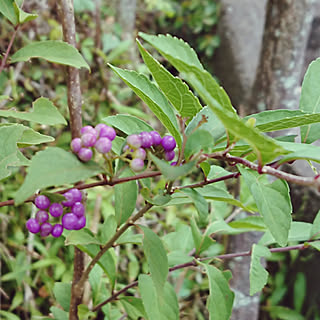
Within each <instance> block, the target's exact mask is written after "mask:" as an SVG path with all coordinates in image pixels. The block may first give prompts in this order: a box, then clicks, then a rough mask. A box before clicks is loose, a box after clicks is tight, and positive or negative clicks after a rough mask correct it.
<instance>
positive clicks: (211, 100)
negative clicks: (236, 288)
mask: <svg viewBox="0 0 320 320" xmlns="http://www.w3.org/2000/svg"><path fill="white" fill-rule="evenodd" d="M149 3H150V4H151V2H149ZM186 3H187V2H183V4H182V5H186ZM195 3H198V2H197V1H193V2H192V4H193V5H192V6H191V9H192V10H198V9H199V10H200V9H203V8H204V7H206V8H207V7H208V8H209V9H210V8H211V7H210V6H209V5H208V2H203V7H201V6H200V7H199V8H197V6H195ZM78 5H79V8H81V3H78ZM0 8H1V10H0V12H1V13H2V15H3V16H4V17H5V18H6V19H7V22H6V23H7V24H8V25H7V27H8V29H9V30H11V34H12V40H14V38H15V36H16V35H17V34H16V31H17V30H18V29H19V28H20V27H22V26H23V27H26V28H27V27H28V24H29V23H31V21H32V20H33V19H36V18H37V16H36V15H35V14H28V13H26V12H24V11H23V10H22V9H21V7H19V3H18V1H8V0H2V1H0ZM209 9H208V10H209ZM79 10H80V9H79ZM210 10H211V9H210ZM212 10H213V9H212ZM215 10H216V9H215ZM80 11H81V10H80ZM84 18H85V17H84ZM3 19H4V18H3ZM4 21H5V20H4ZM1 22H2V20H1ZM3 23H5V22H3ZM190 23H191V22H190ZM192 23H196V22H195V21H194V22H192ZM202 23H203V24H202V25H201V24H200V26H198V27H197V28H198V29H197V30H198V31H199V32H200V31H202V30H203V29H204V28H205V27H204V24H207V25H208V26H212V25H213V24H214V23H215V21H209V22H208V21H204V22H202ZM10 25H12V28H11V29H10ZM46 37H47V36H46ZM142 41H144V42H142ZM80 42H82V46H81V50H80V51H79V50H77V49H75V48H73V47H71V46H70V45H69V44H67V43H65V42H62V41H57V40H53V39H47V38H45V39H41V40H34V41H33V42H32V43H27V44H26V45H23V46H22V47H21V48H16V50H15V53H14V54H13V55H12V56H11V57H10V58H9V57H8V55H7V54H9V51H10V46H9V47H8V48H7V49H6V50H7V51H6V52H5V55H4V56H3V57H2V63H1V67H0V71H2V73H1V75H0V77H1V82H0V88H1V90H3V91H5V90H4V87H5V86H6V84H7V83H8V82H9V81H10V77H12V71H11V70H13V69H11V68H13V65H15V63H17V62H18V61H24V62H25V66H26V68H29V69H28V70H29V71H30V70H31V72H30V74H29V75H26V74H24V81H26V82H27V83H29V84H30V82H31V83H32V84H33V85H35V84H36V83H37V81H40V80H39V79H41V77H42V76H41V75H39V72H40V73H41V72H42V70H45V77H46V79H49V80H50V81H51V85H52V88H54V89H53V91H54V92H53V93H52V96H51V98H50V99H49V98H44V97H39V96H41V94H39V93H40V88H39V92H36V91H34V90H29V94H28V95H27V97H26V98H25V100H24V99H23V98H22V97H21V93H23V92H25V93H26V92H27V91H28V84H25V86H24V87H23V88H19V86H17V82H15V81H16V80H15V81H12V83H13V84H14V85H13V87H12V94H11V96H10V97H8V95H7V94H3V95H2V96H1V100H2V101H4V102H6V106H5V109H2V110H0V117H1V124H0V146H1V148H0V150H1V151H0V179H1V181H2V182H3V184H4V186H5V188H3V189H2V190H3V193H2V195H1V202H0V205H1V208H2V209H3V213H1V217H2V218H3V222H2V224H3V226H4V228H3V229H4V230H5V231H4V232H3V233H4V236H3V238H4V240H5V244H4V245H3V246H1V256H2V260H3V265H4V267H3V270H2V271H3V275H2V276H1V281H2V283H3V284H4V290H5V292H6V295H7V297H6V298H7V300H8V302H9V303H8V304H7V305H6V308H5V310H3V311H1V313H0V314H1V316H3V317H4V318H5V319H16V315H19V316H20V318H21V317H26V318H32V319H36V318H39V317H41V318H43V317H45V318H46V319H52V317H54V318H55V319H68V317H70V318H71V319H72V317H74V316H75V317H77V315H75V314H74V311H73V310H76V311H75V313H78V316H79V318H80V319H98V318H99V317H100V315H101V314H103V317H104V319H118V318H120V317H123V316H126V317H128V318H129V319H138V318H139V317H142V318H144V319H151V320H153V319H179V318H182V317H184V316H188V312H190V313H191V312H192V313H193V314H195V316H196V317H198V318H199V319H202V318H203V319H204V318H209V319H219V320H220V319H221V320H223V319H229V318H230V315H231V313H232V307H233V304H234V293H233V292H232V289H231V288H230V285H229V281H230V279H231V276H232V275H231V274H230V272H228V271H223V269H225V266H224V265H223V261H224V259H227V258H233V257H237V256H245V255H250V256H251V267H250V294H255V293H256V292H259V291H261V290H262V289H263V288H264V286H265V285H266V284H267V283H268V281H269V286H270V287H272V288H273V289H274V290H275V294H274V295H273V296H272V297H269V299H270V300H273V302H274V301H275V300H276V299H277V297H276V293H278V292H279V290H280V289H279V288H280V287H281V285H282V284H283V283H284V281H283V279H280V280H279V279H277V278H276V279H275V282H276V283H271V284H270V282H272V280H270V278H269V280H268V272H267V271H266V270H265V269H264V267H263V266H262V265H261V263H260V259H261V258H262V257H265V258H267V259H275V257H276V256H277V254H278V255H279V254H282V253H283V252H286V251H292V252H293V250H304V249H308V252H312V251H311V250H314V251H316V250H320V245H319V241H318V239H319V238H320V232H319V219H320V218H319V216H320V214H318V216H317V217H316V218H315V220H314V221H313V222H312V223H306V222H300V221H295V220H294V219H293V218H292V205H291V199H290V192H289V186H288V182H290V183H296V184H300V185H302V186H313V187H315V188H318V189H319V187H320V182H319V179H318V177H319V176H318V175H315V176H313V177H300V176H295V175H292V174H288V173H286V172H284V171H282V170H281V169H279V166H280V164H281V163H285V162H289V161H290V162H292V161H296V160H298V159H302V160H313V161H318V162H319V161H320V158H319V152H318V149H317V148H314V147H313V146H311V145H310V143H311V142H313V141H315V140H317V139H319V138H320V132H319V131H318V130H316V128H317V126H318V124H319V119H320V115H319V113H317V112H316V111H317V106H316V104H315V99H313V97H318V96H319V88H318V83H317V82H315V81H311V79H313V77H314V74H315V73H316V72H317V69H318V60H316V61H315V62H313V63H312V64H311V65H310V66H309V69H308V71H307V74H306V77H305V81H304V84H303V87H302V93H301V104H300V111H297V112H287V111H285V110H276V111H266V112H262V113H260V114H258V115H250V116H249V118H241V117H240V116H239V115H238V114H237V112H236V110H235V109H234V108H233V106H232V105H231V102H230V99H229V97H228V95H227V94H226V92H225V91H224V90H223V88H221V87H220V86H219V85H218V84H217V82H216V80H215V79H214V78H213V77H212V76H211V75H210V73H209V72H208V71H207V70H205V68H204V67H203V65H202V63H201V62H200V61H199V59H198V57H197V54H196V53H195V51H194V50H193V49H192V48H191V47H190V46H189V45H188V43H186V42H184V41H183V40H182V39H178V38H176V37H173V36H171V35H166V36H164V35H159V36H151V35H148V34H144V33H141V34H140V41H138V47H139V50H140V53H141V55H142V58H143V60H144V63H145V66H144V67H145V69H146V68H147V69H148V70H149V71H148V72H149V74H151V75H152V80H151V79H150V77H147V76H146V75H145V74H143V73H141V72H138V71H132V70H125V69H123V68H119V67H118V66H117V65H119V60H117V59H118V58H119V57H121V53H119V52H123V51H122V50H123V47H121V46H122V45H121V44H120V43H119V44H116V45H115V46H114V47H113V48H112V49H111V47H112V45H111V47H109V48H108V49H106V48H103V47H102V48H96V49H92V52H89V51H86V50H84V49H85V48H87V47H86V44H85V43H86V42H85V39H80ZM147 43H148V44H149V46H151V47H153V48H154V49H156V50H157V51H158V53H159V54H160V55H161V56H162V57H163V58H165V59H166V60H167V61H168V63H170V64H171V65H172V66H173V67H174V68H176V70H177V71H178V72H179V73H180V74H179V76H177V77H175V76H173V75H172V74H171V73H170V72H169V71H168V70H167V68H165V67H164V66H163V65H161V63H160V62H159V61H157V60H156V59H155V58H154V57H153V55H151V53H149V52H148V51H147V50H146V48H145V47H147V45H146V44H147ZM109 45H110V44H109ZM63 50H65V51H63ZM117 50H118V52H117ZM62 51H63V52H64V54H61V52H62ZM83 56H85V57H86V58H87V61H88V62H89V63H88V62H86V60H85V59H84V58H83ZM33 57H37V58H39V59H41V61H42V59H44V60H46V61H47V62H44V63H43V64H42V62H41V64H40V65H36V67H35V66H34V65H33V63H31V62H28V61H29V59H30V58H33ZM8 58H9V60H8ZM101 59H102V60H103V61H107V62H108V63H109V67H110V68H109V69H107V66H106V65H104V64H103V63H101ZM99 61H100V63H99ZM48 62H50V63H54V64H48ZM120 62H122V61H121V60H120ZM6 64H8V67H7V66H6ZM57 64H58V65H57ZM60 64H61V65H63V66H73V67H75V68H79V69H80V68H82V69H83V70H82V72H86V73H85V74H84V75H85V77H86V80H87V88H86V89H85V91H86V94H85V101H86V102H85V105H86V104H88V108H86V109H85V113H84V119H85V122H86V123H90V124H92V125H96V124H97V123H98V122H99V121H100V120H102V121H103V122H104V123H106V124H108V125H112V126H113V127H114V128H116V129H117V137H116V138H115V139H114V141H113V144H112V150H108V152H106V153H103V152H102V153H99V152H95V155H94V158H93V160H90V161H88V162H85V163H84V162H83V161H82V162H81V161H80V160H79V159H78V158H77V157H76V155H75V154H72V153H71V152H69V150H68V148H69V147H68V145H69V143H70V140H71V138H70V132H69V128H66V127H65V125H66V124H67V121H69V122H71V123H72V121H70V120H74V119H70V118H69V116H68V113H67V108H66V103H67V102H66V98H65V90H66V88H65V84H64V82H63V79H64V76H63V75H61V74H62V68H61V66H60ZM89 65H90V66H89ZM89 68H90V69H91V70H92V71H94V70H95V68H97V69H98V71H99V72H100V74H99V72H97V73H93V74H89V73H88V71H87V70H86V69H89ZM107 70H109V71H107ZM104 72H113V73H114V74H115V75H117V76H119V78H121V79H122V80H123V81H124V82H125V83H126V84H127V85H128V86H129V87H130V88H131V89H132V90H133V92H134V93H136V95H137V96H138V97H139V98H140V99H141V100H142V101H143V104H142V107H143V106H144V108H145V109H141V108H142V107H141V105H140V103H137V101H138V100H136V98H135V97H133V96H132V93H129V92H128V91H126V89H123V87H121V84H120V82H119V80H118V79H117V78H116V77H111V76H110V77H111V80H108V81H107V82H106V78H105V77H104ZM97 74H98V75H97ZM97 79H99V80H101V81H102V82H103V83H107V85H108V86H107V89H106V90H107V93H105V95H103V94H102V93H101V95H103V96H102V97H101V96H100V95H99V94H98V93H97V91H98V87H95V86H94V85H93V84H95V81H97ZM55 81H56V83H55ZM90 82H91V84H90V85H89V84H88V83H90ZM54 84H56V85H55V86H54ZM99 85H101V84H99ZM14 87H15V88H14ZM118 88H122V89H121V90H119V91H120V92H119V91H118ZM47 89H48V88H47ZM47 89H46V90H47ZM15 90H16V91H15ZM112 90H113V91H112ZM101 91H102V90H101ZM113 92H114V93H115V92H117V93H118V96H117V97H115V96H114V93H113ZM4 93H5V92H4ZM91 95H92V96H91ZM106 95H108V96H109V97H110V96H111V97H112V99H113V101H114V103H113V107H114V110H117V108H119V107H120V109H121V110H124V112H125V113H129V114H117V115H110V110H108V111H107V107H110V105H111V104H109V105H106V104H105V103H104V101H103V100H104V97H105V96H106ZM197 95H199V97H200V99H201V100H200V99H199V98H198V96H197ZM307 97H309V98H310V99H308V98H307ZM118 98H119V99H120V100H121V102H119V100H118ZM127 99H130V101H131V102H132V104H133V105H134V106H133V107H130V108H129V107H124V106H123V105H122V101H125V100H127ZM31 104H32V105H33V110H32V111H30V108H26V105H27V106H28V107H29V106H30V105H31ZM136 105H138V106H139V107H137V108H135V107H136ZM13 106H14V107H15V109H14V110H13V109H10V107H13ZM56 106H57V107H56ZM145 106H147V108H148V109H147V108H146V107H145ZM139 108H140V109H139ZM26 110H27V111H26ZM95 115H97V117H95ZM95 118H98V120H96V119H95ZM9 121H11V122H9ZM71 126H72V125H71ZM154 126H157V128H160V129H158V130H159V131H161V133H163V135H164V134H165V133H166V131H168V132H169V133H170V134H171V135H172V136H173V137H174V139H175V141H176V142H177V147H176V149H175V150H176V157H175V159H174V160H175V161H174V162H173V163H170V164H169V163H168V161H166V160H164V159H163V157H164V154H165V151H167V150H166V149H165V148H164V146H163V148H162V149H161V146H157V145H152V147H151V146H149V147H145V149H147V155H146V159H145V162H144V163H143V165H144V169H141V171H140V172H133V171H135V170H133V169H134V168H132V167H131V169H132V170H131V169H129V166H130V164H131V163H132V161H133V159H134V156H133V154H134V152H133V151H135V150H133V151H132V150H131V149H134V148H135V147H134V146H133V145H132V144H131V145H130V144H129V142H128V140H126V139H127V138H128V136H130V135H131V136H132V135H135V134H139V133H141V132H150V131H153V127H154ZM291 127H300V128H301V132H302V135H303V136H304V137H305V139H304V140H303V142H302V143H295V142H288V141H283V139H282V140H279V139H273V138H270V137H268V136H266V135H265V132H271V131H276V130H280V129H281V130H282V129H286V128H291ZM306 128H307V130H305V129H306ZM92 130H94V129H92ZM309 133H310V134H309ZM139 137H140V138H141V134H140V136H139ZM73 138H74V137H73ZM171 138H172V137H171ZM54 140H55V141H54ZM53 141H54V142H53ZM161 141H163V140H161ZM45 143H50V145H49V146H43V145H42V144H45ZM82 143H83V141H82ZM126 143H128V149H129V150H128V151H126V149H125V146H126ZM163 149H164V150H163ZM170 151H172V150H170ZM169 162H171V160H170V161H169ZM139 170H140V169H139ZM137 171H138V170H137ZM240 176H241V179H240ZM270 176H273V177H275V178H277V180H275V181H271V180H270V179H268V177H270ZM236 180H238V181H239V184H240V196H239V197H237V196H235V194H234V193H232V181H236ZM74 184H76V185H77V187H79V188H81V189H82V190H86V192H87V212H88V213H89V214H87V221H88V223H87V227H86V228H84V229H82V230H79V231H75V230H73V231H68V230H64V231H63V235H62V238H58V239H54V238H52V237H48V238H46V239H42V238H40V237H39V236H38V235H33V234H31V233H30V234H28V233H27V232H26V229H25V227H24V223H25V221H26V220H27V219H28V218H29V215H30V211H31V216H34V215H35V207H34V206H33V205H29V204H28V202H30V201H32V200H33V199H34V195H35V194H37V193H38V191H39V189H41V192H42V193H45V194H46V195H48V197H52V198H59V199H60V200H61V195H60V193H63V192H64V191H65V190H69V189H70V188H71V187H72V186H73V185H74ZM1 188H2V187H1ZM13 204H14V205H15V207H13V206H12V205H13ZM241 211H246V212H247V213H248V214H252V215H251V216H250V215H249V216H248V217H246V218H241V217H240V215H238V216H236V215H237V213H239V212H241ZM254 213H258V214H254ZM234 218H235V220H234V221H231V220H232V219H234ZM253 231H258V232H261V234H262V235H263V236H262V238H261V240H260V241H259V243H257V244H254V245H253V247H252V250H251V251H250V252H245V253H225V251H224V250H225V248H224V246H223V244H222V243H220V240H221V235H224V236H225V235H232V234H239V233H245V232H253ZM74 248H77V250H80V251H81V252H85V253H86V254H87V255H88V257H90V260H88V264H87V266H86V267H85V269H84V270H83V271H81V274H80V279H79V281H78V282H73V283H72V284H70V283H71V281H72V271H71V268H72V265H73V261H75V263H74V272H76V269H77V267H78V266H77V260H76V259H75V255H76V253H77V252H78V251H77V250H76V251H74ZM74 252H75V253H74ZM74 259H75V260H74ZM88 259H89V258H88ZM237 263H241V262H237ZM190 267H192V268H190ZM87 280H88V281H89V283H90V288H88V287H87V286H85V283H86V282H87ZM279 283H280V286H279ZM305 287H306V283H305V279H304V278H303V275H299V278H297V280H296V282H295V283H294V310H290V309H287V308H285V307H282V306H277V305H276V303H272V304H271V306H270V310H269V311H270V314H271V316H272V317H278V318H281V319H286V318H287V319H289V318H290V317H291V319H293V318H294V317H296V319H300V318H303V316H302V306H303V303H304V300H303V299H302V298H301V295H299V293H298V292H299V290H304V291H305V290H306V289H305ZM83 290H84V291H85V297H86V298H85V299H83V304H76V305H75V302H74V301H75V300H74V299H73V297H74V296H75V297H77V298H82V297H81V293H82V292H83ZM22 292H24V293H26V295H27V292H28V295H29V298H28V299H26V300H25V301H24V299H25V298H24V296H23V294H22ZM278 294H279V295H281V294H283V293H281V292H280V293H278ZM199 296H200V298H199ZM189 299H190V300H191V299H192V300H194V301H196V303H195V304H194V305H193V306H192V307H190V306H188V300H189ZM279 301H281V299H279V298H278V301H277V302H279ZM91 306H93V307H91ZM179 308H180V310H179ZM185 310H186V311H185ZM317 312H318V311H314V312H313V313H312V314H311V315H310V316H311V317H314V318H316V317H318V316H319V314H318V313H317ZM185 313H186V315H185Z"/></svg>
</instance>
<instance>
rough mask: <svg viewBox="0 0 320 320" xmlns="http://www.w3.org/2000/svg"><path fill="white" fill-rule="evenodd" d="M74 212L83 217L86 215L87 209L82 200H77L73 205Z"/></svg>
mask: <svg viewBox="0 0 320 320" xmlns="http://www.w3.org/2000/svg"><path fill="white" fill-rule="evenodd" d="M71 211H72V213H74V214H75V215H76V216H77V217H81V216H83V215H84V212H85V209H84V205H83V204H82V203H81V202H76V203H75V204H74V205H73V206H72V207H71Z"/></svg>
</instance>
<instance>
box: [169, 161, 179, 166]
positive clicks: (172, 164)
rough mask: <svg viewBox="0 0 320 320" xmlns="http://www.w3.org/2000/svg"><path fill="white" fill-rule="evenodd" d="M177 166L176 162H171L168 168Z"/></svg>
mask: <svg viewBox="0 0 320 320" xmlns="http://www.w3.org/2000/svg"><path fill="white" fill-rule="evenodd" d="M177 164H178V162H177V161H173V162H171V163H170V166H176V165H177Z"/></svg>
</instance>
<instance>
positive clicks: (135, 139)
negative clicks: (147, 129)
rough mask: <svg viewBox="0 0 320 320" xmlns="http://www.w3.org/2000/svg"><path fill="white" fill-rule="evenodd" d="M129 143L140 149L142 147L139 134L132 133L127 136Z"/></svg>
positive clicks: (130, 145) (132, 146)
mask: <svg viewBox="0 0 320 320" xmlns="http://www.w3.org/2000/svg"><path fill="white" fill-rule="evenodd" d="M127 144H128V145H129V147H131V148H134V149H138V148H140V147H141V139H140V137H139V135H137V134H131V135H130V136H128V137H127Z"/></svg>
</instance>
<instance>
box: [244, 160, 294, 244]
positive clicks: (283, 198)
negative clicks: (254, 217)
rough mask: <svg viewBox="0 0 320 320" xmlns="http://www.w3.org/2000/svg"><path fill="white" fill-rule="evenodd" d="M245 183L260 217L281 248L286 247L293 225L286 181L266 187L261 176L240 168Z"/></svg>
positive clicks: (279, 181)
mask: <svg viewBox="0 0 320 320" xmlns="http://www.w3.org/2000/svg"><path fill="white" fill-rule="evenodd" d="M238 169H239V171H240V173H241V175H242V176H243V178H244V180H245V183H246V184H247V186H248V187H249V189H250V191H251V193H252V195H253V198H254V200H255V202H256V205H257V207H258V209H259V213H260V215H261V216H262V217H263V220H264V222H265V224H266V226H267V228H268V229H269V231H270V232H271V234H272V236H273V237H274V239H275V240H276V241H277V242H278V243H279V245H280V246H285V245H286V244H287V241H288V235H289V230H290V225H291V212H292V207H291V201H290V196H289V188H288V185H287V183H286V182H285V181H283V180H276V181H275V182H274V183H273V184H272V185H269V186H266V185H264V184H263V183H261V181H260V175H258V174H256V173H255V172H253V171H251V170H247V169H243V168H242V167H241V166H238Z"/></svg>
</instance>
